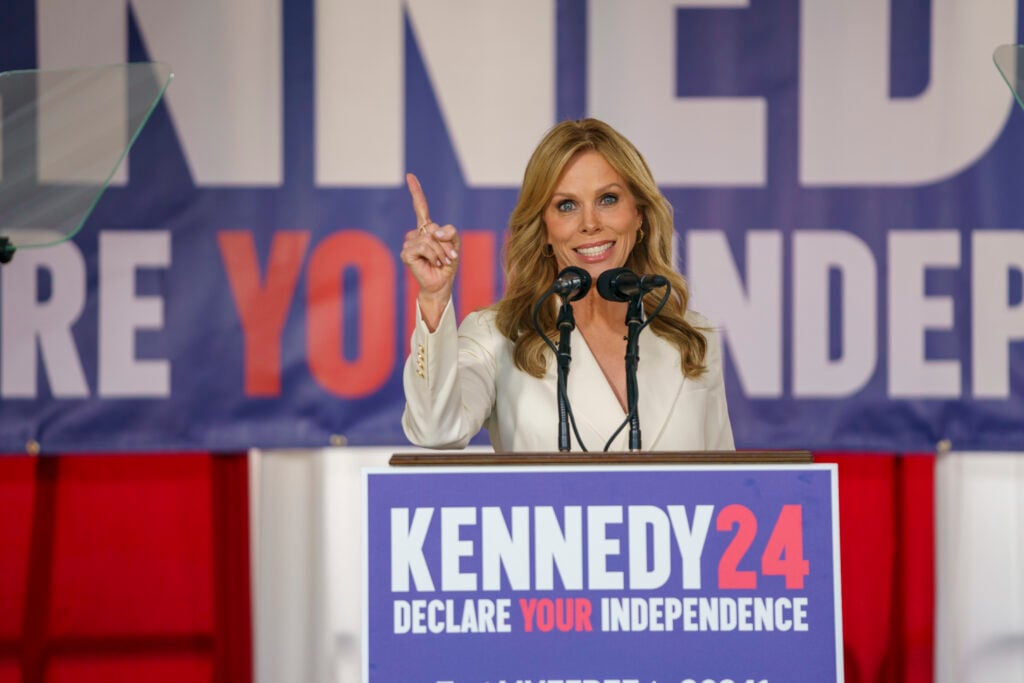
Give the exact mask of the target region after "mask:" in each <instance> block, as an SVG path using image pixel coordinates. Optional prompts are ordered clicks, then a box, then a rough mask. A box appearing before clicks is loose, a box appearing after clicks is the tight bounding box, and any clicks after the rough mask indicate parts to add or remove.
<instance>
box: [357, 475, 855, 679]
mask: <svg viewBox="0 0 1024 683" xmlns="http://www.w3.org/2000/svg"><path fill="white" fill-rule="evenodd" d="M366 486H367V505H368V507H367V520H368V529H367V530H368V533H367V554H366V559H367V565H366V577H367V584H366V585H367V591H368V592H367V594H366V596H365V599H364V609H365V610H366V625H367V630H366V638H365V639H364V678H365V680H367V681H370V682H371V683H387V682H390V681H395V682H398V681H402V682H405V681H430V682H434V681H452V682H457V681H537V680H548V681H552V680H563V681H570V680H578V681H610V680H617V681H653V680H659V681H660V680H670V681H685V680H696V681H704V680H713V681H725V680H733V681H791V680H807V681H811V680H813V681H837V680H840V679H841V674H840V673H839V672H841V671H842V670H843V667H842V649H841V642H842V639H841V629H840V628H839V622H840V606H839V582H838V577H837V576H836V573H837V567H838V558H839V555H838V533H837V528H838V527H837V520H836V518H835V510H836V507H835V468H834V467H833V466H805V467H793V468H781V469H773V468H764V467H762V468H743V469H739V468H735V467H733V468H727V469H721V468H718V469H715V468H699V467H698V468H678V467H677V468H658V469H650V468H647V469H626V470H624V469H622V468H615V469H601V470H594V469H592V468H584V469H581V468H575V469H570V468H562V469H554V468H544V469H532V470H531V469H526V470H524V469H516V470H510V469H504V470H497V471H495V470H488V471H481V470H476V471H473V470H471V469H468V468H464V469H461V470H457V469H456V470H441V471H432V472H431V471H426V470H419V471H414V472H396V471H390V472H382V471H370V472H368V473H367V474H366Z"/></svg>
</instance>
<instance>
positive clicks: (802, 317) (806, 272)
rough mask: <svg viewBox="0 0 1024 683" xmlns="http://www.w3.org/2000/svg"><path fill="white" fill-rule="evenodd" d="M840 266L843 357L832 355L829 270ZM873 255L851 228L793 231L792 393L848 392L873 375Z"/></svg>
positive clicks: (874, 319)
mask: <svg viewBox="0 0 1024 683" xmlns="http://www.w3.org/2000/svg"><path fill="white" fill-rule="evenodd" d="M833 271H835V272H838V273H839V275H840V277H841V282H842V289H843V296H842V304H841V309H840V316H841V321H842V331H841V335H842V336H841V347H840V348H841V350H842V353H841V355H840V356H839V358H836V359H835V360H833V359H831V358H829V319H830V316H829V313H830V307H829V276H830V274H831V272H833ZM875 271H876V267H875V259H874V257H873V256H872V254H871V250H870V249H869V248H868V246H867V245H866V244H864V242H863V241H862V240H861V239H860V238H859V237H857V236H856V235H854V234H853V233H849V232H838V231H819V230H806V231H800V232H797V233H795V234H794V235H793V341H792V344H793V346H792V348H793V396H795V397H797V398H807V397H811V396H848V395H851V394H854V393H856V392H857V391H859V390H860V389H861V387H863V386H864V384H865V383H867V381H868V380H869V379H870V378H871V374H872V372H874V369H875V363H876V355H877V354H876V348H877V342H876V341H875V339H876V332H877V325H878V319H877V312H876V306H875V300H876V295H875V293H876V291H877V287H878V285H877V277H876V272H875Z"/></svg>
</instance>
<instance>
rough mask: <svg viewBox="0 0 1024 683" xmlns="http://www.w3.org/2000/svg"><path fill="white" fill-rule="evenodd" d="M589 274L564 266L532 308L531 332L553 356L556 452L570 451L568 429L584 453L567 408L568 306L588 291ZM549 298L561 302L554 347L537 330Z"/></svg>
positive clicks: (572, 326) (573, 322)
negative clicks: (542, 341) (556, 421)
mask: <svg viewBox="0 0 1024 683" xmlns="http://www.w3.org/2000/svg"><path fill="white" fill-rule="evenodd" d="M590 282H591V280H590V274H589V273H588V272H587V271H585V270H583V269H582V268H579V267H576V266H567V267H565V268H563V269H562V271H561V272H560V273H559V274H558V277H556V278H555V282H554V284H552V285H551V287H550V288H549V289H548V291H546V292H545V293H544V295H543V296H541V298H540V299H539V300H538V301H537V303H536V304H534V306H533V329H535V330H537V334H539V335H540V338H541V339H543V340H544V343H545V344H547V345H548V347H549V348H550V349H551V351H552V352H553V353H554V354H555V368H556V374H557V378H556V380H555V384H556V386H555V393H556V395H557V398H558V450H559V451H562V452H566V451H569V450H571V448H572V443H571V441H570V436H569V426H570V425H571V426H572V431H573V433H574V434H575V435H576V441H577V442H578V443H579V445H580V448H581V449H582V450H584V451H586V450H587V447H586V446H585V445H584V444H583V440H582V439H581V438H580V433H579V430H578V429H576V418H575V417H573V414H572V406H571V405H570V404H569V393H568V389H567V388H566V387H567V381H568V377H569V364H570V362H571V361H572V354H571V352H570V350H569V349H570V346H571V339H572V331H573V330H574V329H576V319H575V318H574V317H573V315H572V304H571V303H570V302H572V301H576V300H578V299H582V298H583V297H584V296H586V294H587V292H588V291H589V290H590ZM552 294H558V296H560V297H561V299H562V305H561V306H560V307H559V309H558V318H557V319H556V321H555V323H556V326H557V327H558V346H555V344H554V342H552V341H551V340H550V339H549V338H548V336H547V334H545V333H544V329H543V327H541V324H540V320H539V317H538V316H539V314H540V310H541V307H542V306H543V305H544V302H545V301H547V300H548V297H550V296H551V295H552Z"/></svg>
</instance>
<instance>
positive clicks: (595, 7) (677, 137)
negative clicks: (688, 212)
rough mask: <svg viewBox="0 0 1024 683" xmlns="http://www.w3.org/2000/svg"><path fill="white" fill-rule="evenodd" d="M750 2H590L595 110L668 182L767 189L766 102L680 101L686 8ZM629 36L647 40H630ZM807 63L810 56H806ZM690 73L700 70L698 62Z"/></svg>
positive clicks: (740, 99)
mask: <svg viewBox="0 0 1024 683" xmlns="http://www.w3.org/2000/svg"><path fill="white" fill-rule="evenodd" d="M748 4H749V3H748V2H747V0H654V1H653V2H645V3H643V5H642V6H640V7H638V6H637V3H635V2H630V1H629V0H591V2H590V3H589V4H588V5H587V17H588V27H587V37H588V38H587V39H588V50H587V54H588V60H589V61H588V64H587V94H588V98H589V104H588V106H589V113H591V114H592V115H594V116H597V117H599V118H602V119H605V120H606V121H608V122H609V123H611V124H612V125H613V126H615V127H617V128H619V129H620V130H621V131H622V132H623V133H624V134H625V135H626V136H627V137H629V138H630V139H631V140H632V141H633V143H634V144H636V146H637V147H638V148H639V149H641V150H643V152H644V155H645V156H646V158H647V160H648V162H649V163H650V165H651V168H652V170H653V172H654V176H655V177H656V178H657V179H658V181H659V182H660V183H663V184H665V185H701V186H708V185H728V186H744V185H755V186H763V185H764V184H765V183H766V178H767V162H766V157H767V132H766V131H767V105H766V103H765V100H764V99H763V98H760V97H684V98H680V97H675V96H674V94H673V93H675V91H676V88H675V75H676V61H677V60H676V56H675V55H676V35H675V26H676V22H675V20H674V13H675V11H676V10H677V9H678V8H680V7H690V8H709V7H726V8H746V7H747V6H748ZM624 36H643V38H642V39H637V40H626V39H624ZM805 59H806V57H805ZM692 68H700V67H699V65H693V66H692Z"/></svg>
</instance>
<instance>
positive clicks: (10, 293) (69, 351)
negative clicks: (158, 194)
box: [0, 230, 171, 398]
mask: <svg viewBox="0 0 1024 683" xmlns="http://www.w3.org/2000/svg"><path fill="white" fill-rule="evenodd" d="M99 243H100V248H99V266H98V271H99V287H98V295H99V305H98V309H99V318H98V325H97V328H98V336H99V343H98V351H97V354H98V358H97V365H98V383H97V386H98V393H99V395H100V396H101V397H105V398H106V397H110V398H114V397H124V396H132V397H137V398H164V397H167V396H169V395H170V362H169V361H168V360H166V359H148V360H141V361H140V360H138V359H137V358H136V356H135V334H136V331H137V330H140V329H147V330H154V331H162V326H163V299H162V297H160V296H157V295H150V296H144V297H140V296H137V295H136V293H135V273H136V271H137V270H138V269H139V268H166V267H170V265H171V260H170V243H171V236H170V232H169V231H167V230H148V231H145V232H142V231H112V232H107V231H104V232H100V236H99ZM40 273H45V274H46V275H47V276H48V278H49V281H50V288H49V289H50V291H49V296H47V297H46V298H45V299H44V300H40V292H39V289H38V282H39V275H40ZM85 275H86V274H85V260H84V259H83V258H82V252H81V251H80V250H79V249H78V247H77V246H76V245H75V244H74V243H73V242H62V243H60V244H57V245H54V246H52V247H47V248H46V249H24V250H20V251H18V254H17V258H15V259H13V260H12V261H11V262H10V263H8V264H6V265H4V266H3V268H0V282H2V285H3V286H2V288H0V307H2V309H0V396H2V397H3V398H35V397H36V396H38V395H39V387H38V386H37V381H36V380H37V376H38V372H37V368H38V360H42V363H43V367H44V368H45V370H46V376H47V378H48V380H49V386H50V391H51V393H52V394H53V396H54V397H55V398H84V397H87V396H89V395H90V391H89V385H88V383H87V382H86V379H85V372H84V371H83V369H82V359H81V356H80V354H79V350H78V347H77V346H76V344H75V339H74V336H73V335H72V331H71V329H72V326H73V325H74V324H75V323H77V322H78V321H79V319H80V318H81V316H82V311H83V308H84V305H85V296H86V276H85ZM37 342H38V345H37ZM37 349H38V356H37Z"/></svg>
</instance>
